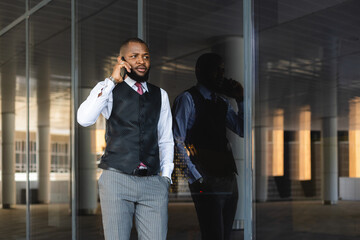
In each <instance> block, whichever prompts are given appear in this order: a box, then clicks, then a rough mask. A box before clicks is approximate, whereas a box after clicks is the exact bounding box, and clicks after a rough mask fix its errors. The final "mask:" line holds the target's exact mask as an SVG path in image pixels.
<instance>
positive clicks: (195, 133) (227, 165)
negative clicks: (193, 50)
mask: <svg viewBox="0 0 360 240" xmlns="http://www.w3.org/2000/svg"><path fill="white" fill-rule="evenodd" d="M224 69H225V68H224V63H223V61H222V58H221V57H220V56H219V55H218V54H215V53H205V54H203V55H201V56H200V57H199V58H198V60H197V62H196V66H195V73H196V78H197V80H198V84H197V85H196V86H194V87H192V88H190V89H189V90H187V91H185V92H183V93H182V94H180V95H179V96H178V97H177V98H176V99H175V102H174V105H173V119H174V122H173V133H174V139H175V146H176V151H177V153H178V154H177V156H181V157H180V160H182V161H184V163H185V166H186V171H185V174H186V175H187V177H188V181H189V188H190V192H191V197H192V199H193V201H194V204H195V209H196V213H197V216H198V220H199V225H200V230H201V238H202V239H203V240H228V239H230V235H231V230H232V225H233V221H234V218H235V212H236V207H237V200H238V188H237V181H236V176H235V174H236V173H237V169H236V165H235V161H234V157H233V154H232V151H231V147H230V144H229V142H228V139H227V137H226V128H229V129H230V130H231V131H233V132H234V133H236V134H237V135H239V136H241V137H242V136H243V130H244V127H243V122H244V117H243V104H242V101H243V88H242V86H241V85H240V83H238V82H237V81H235V80H232V79H226V78H224ZM223 95H226V96H228V97H230V98H234V99H235V100H236V102H237V105H238V109H239V112H238V113H236V112H235V111H234V110H233V109H232V107H231V106H230V104H229V102H228V100H227V99H226V98H224V97H223Z"/></svg>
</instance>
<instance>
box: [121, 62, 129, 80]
mask: <svg viewBox="0 0 360 240" xmlns="http://www.w3.org/2000/svg"><path fill="white" fill-rule="evenodd" d="M121 60H123V61H124V62H126V61H125V58H124V57H121ZM127 73H128V72H127V71H126V68H124V67H123V68H121V69H120V76H121V77H122V79H124V77H125V75H126V74H127Z"/></svg>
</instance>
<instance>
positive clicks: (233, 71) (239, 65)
mask: <svg viewBox="0 0 360 240" xmlns="http://www.w3.org/2000/svg"><path fill="white" fill-rule="evenodd" d="M215 41H216V42H215V45H214V47H213V48H212V51H213V52H216V53H218V54H220V55H221V56H222V57H223V58H224V65H225V77H226V78H232V79H234V80H236V81H238V82H240V83H241V84H242V85H243V86H244V77H243V76H244V54H243V45H244V40H243V38H242V37H240V36H231V37H220V38H218V39H216V40H215ZM230 104H231V105H232V107H233V109H234V110H235V111H236V112H237V111H238V107H237V104H236V102H235V100H233V99H232V100H231V101H230ZM226 134H227V138H228V140H229V142H230V144H231V147H232V151H233V155H234V158H235V163H236V166H237V170H238V177H237V182H238V189H239V200H238V205H237V210H236V215H235V220H234V224H233V229H243V228H244V203H245V186H244V184H245V170H244V169H245V161H244V139H243V138H241V137H239V136H238V135H236V134H235V133H233V132H232V131H230V130H227V133H226Z"/></svg>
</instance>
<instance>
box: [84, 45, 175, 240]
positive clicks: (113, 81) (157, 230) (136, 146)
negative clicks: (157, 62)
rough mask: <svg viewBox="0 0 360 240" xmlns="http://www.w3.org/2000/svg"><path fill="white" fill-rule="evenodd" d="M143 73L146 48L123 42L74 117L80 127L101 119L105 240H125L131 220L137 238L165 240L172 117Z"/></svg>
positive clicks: (147, 58)
mask: <svg viewBox="0 0 360 240" xmlns="http://www.w3.org/2000/svg"><path fill="white" fill-rule="evenodd" d="M123 70H126V71H125V75H122V74H121V72H122V71H123ZM149 71H150V54H149V48H148V46H147V44H146V43H145V42H144V41H143V40H141V39H138V38H131V39H128V40H126V41H125V42H124V43H123V44H122V45H121V47H120V55H119V57H118V58H117V64H116V65H115V66H114V68H113V72H112V74H111V76H109V77H108V78H106V79H105V80H104V81H102V82H99V83H98V84H97V85H96V86H95V87H94V88H93V90H92V91H91V93H90V95H89V96H88V98H87V99H86V100H85V101H84V102H83V103H82V104H81V106H80V107H79V109H78V112H77V120H78V122H79V124H80V125H82V126H85V127H86V126H90V125H92V124H94V123H95V122H96V120H97V118H98V117H99V115H100V114H102V115H103V116H104V117H105V118H106V119H107V121H106V134H105V140H106V148H105V152H104V155H103V156H102V157H101V161H100V164H99V168H102V169H103V172H102V174H101V176H100V178H99V181H98V184H99V194H100V204H101V211H102V218H103V226H104V234H105V239H106V240H115V239H116V240H119V239H129V238H130V233H131V229H132V224H133V219H134V222H135V225H136V230H137V233H138V237H139V239H162V240H165V239H166V235H167V221H168V213H167V209H168V192H169V186H170V184H171V174H172V171H173V168H174V164H173V156H174V141H173V135H172V117H171V109H170V104H169V99H168V95H167V93H166V92H165V91H164V90H163V89H161V88H159V87H156V86H154V85H152V84H150V83H148V82H147V80H148V76H149ZM122 76H123V77H122Z"/></svg>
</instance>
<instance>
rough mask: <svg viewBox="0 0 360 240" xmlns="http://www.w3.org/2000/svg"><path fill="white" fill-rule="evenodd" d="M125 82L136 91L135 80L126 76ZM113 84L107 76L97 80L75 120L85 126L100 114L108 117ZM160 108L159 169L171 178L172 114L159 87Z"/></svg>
mask: <svg viewBox="0 0 360 240" xmlns="http://www.w3.org/2000/svg"><path fill="white" fill-rule="evenodd" d="M125 82H126V83H127V84H128V85H129V86H130V87H131V88H132V89H134V91H137V86H136V85H135V83H136V81H135V80H133V79H131V78H129V77H127V78H126V79H125ZM141 85H142V89H143V92H148V91H149V90H148V87H147V84H146V82H143V83H141ZM114 87H115V84H114V83H113V82H112V81H111V80H110V79H108V78H106V79H105V80H104V81H102V82H99V83H98V84H97V85H96V86H95V87H94V88H93V89H92V90H91V92H90V95H89V96H88V98H87V99H86V100H85V101H84V102H83V103H82V104H81V105H80V107H79V109H78V111H77V122H78V123H79V124H80V125H81V126H83V127H87V126H90V125H93V124H94V123H95V122H96V120H97V119H98V117H99V116H100V114H102V115H103V116H104V117H105V118H106V119H109V117H110V115H111V111H112V106H113V95H112V90H113V89H114ZM160 90H161V110H160V118H159V122H158V126H157V129H158V144H159V154H160V171H161V173H162V176H164V177H168V178H170V179H171V174H172V171H173V169H174V163H173V160H174V140H173V134H172V116H171V110H170V104H169V97H168V95H167V93H166V91H165V90H163V89H161V88H160Z"/></svg>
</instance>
